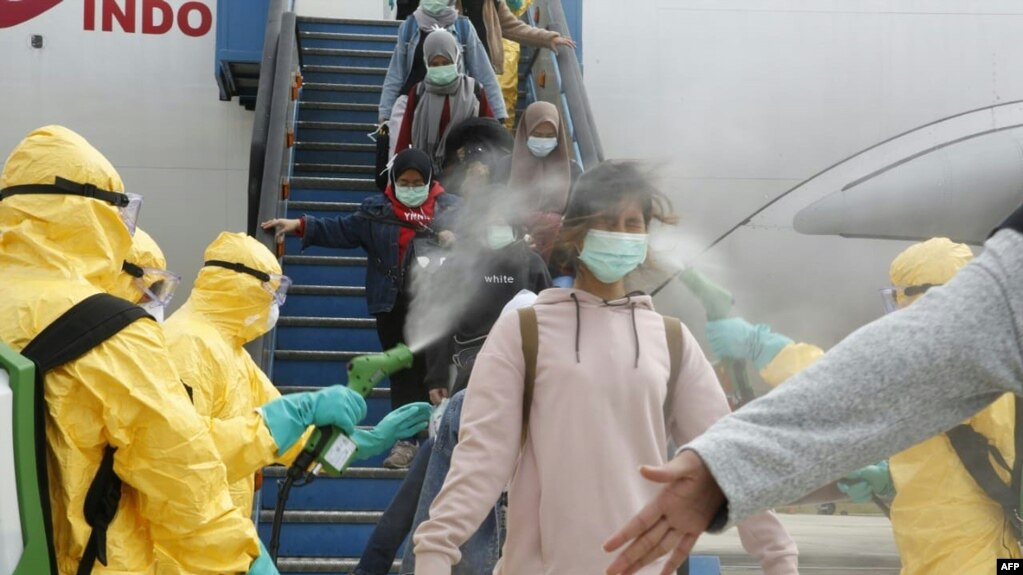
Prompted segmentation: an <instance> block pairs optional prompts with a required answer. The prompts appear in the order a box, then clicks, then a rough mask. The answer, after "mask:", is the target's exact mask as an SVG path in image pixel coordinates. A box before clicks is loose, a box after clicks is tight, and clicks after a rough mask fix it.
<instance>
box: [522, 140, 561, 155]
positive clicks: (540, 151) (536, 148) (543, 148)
mask: <svg viewBox="0 0 1023 575" xmlns="http://www.w3.org/2000/svg"><path fill="white" fill-rule="evenodd" d="M526 147H527V148H529V151H530V152H531V153H532V154H533V155H534V156H536V157H537V158H546V157H547V156H549V155H551V152H553V151H554V150H556V149H557V148H558V139H557V138H539V137H537V136H530V137H529V139H528V140H526Z"/></svg>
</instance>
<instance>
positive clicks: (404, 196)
mask: <svg viewBox="0 0 1023 575" xmlns="http://www.w3.org/2000/svg"><path fill="white" fill-rule="evenodd" d="M429 195H430V186H426V185H423V186H394V196H395V197H396V198H398V201H399V202H401V203H403V204H405V205H406V206H408V207H410V208H418V207H419V206H421V205H423V204H425V203H426V198H427V197H429Z"/></svg>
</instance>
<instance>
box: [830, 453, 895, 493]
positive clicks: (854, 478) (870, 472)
mask: <svg viewBox="0 0 1023 575" xmlns="http://www.w3.org/2000/svg"><path fill="white" fill-rule="evenodd" d="M838 490H839V491H841V492H842V493H845V494H846V495H848V496H849V498H850V499H852V500H853V501H855V502H856V503H866V502H868V501H870V500H871V499H872V497H873V496H874V495H877V496H878V497H881V498H884V499H888V498H891V497H894V496H895V485H894V484H893V483H892V475H891V473H889V471H888V462H887V461H882V462H881V463H878V464H877V465H868V466H866V467H864V468H862V469H857V470H856V471H853V472H852V473H850V474H849V475H847V476H845V477H844V478H843V479H840V480H839V481H838Z"/></svg>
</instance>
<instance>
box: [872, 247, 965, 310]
mask: <svg viewBox="0 0 1023 575" xmlns="http://www.w3.org/2000/svg"><path fill="white" fill-rule="evenodd" d="M972 259H973V251H972V250H971V249H970V246H968V245H966V244H959V243H956V242H953V241H952V240H950V239H948V238H931V239H929V240H927V241H925V242H920V243H917V244H913V245H912V246H909V247H908V248H906V249H905V250H904V251H903V252H902V253H900V254H899V255H898V256H896V257H895V259H894V260H892V265H891V266H890V267H889V269H888V275H889V277H890V279H891V281H892V285H893V286H895V287H898V288H907V287H913V286H923V285H936V286H937V285H943V284H945V283H947V282H948V281H949V280H951V279H952V278H953V277H954V276H955V275H956V274H957V273H958V272H959V270H961V269H962V268H963V267H964V266H966V264H968V263H970V260H972ZM896 297H897V299H898V302H899V305H901V306H903V307H904V306H906V305H908V304H910V303H912V302H913V301H914V300H915V299H916V298H917V297H919V296H912V297H907V296H904V295H902V294H899V295H898V296H896Z"/></svg>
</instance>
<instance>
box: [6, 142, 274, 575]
mask: <svg viewBox="0 0 1023 575" xmlns="http://www.w3.org/2000/svg"><path fill="white" fill-rule="evenodd" d="M140 206H141V197H140V196H136V195H133V194H127V193H125V187H124V184H123V182H122V181H121V177H120V176H119V175H118V173H117V171H116V170H115V169H114V167H113V166H112V165H111V164H110V162H109V161H108V160H107V159H106V158H105V157H104V156H103V155H102V154H101V153H100V152H99V151H98V150H96V149H95V148H94V147H92V146H91V145H90V144H89V143H88V142H87V141H86V140H85V139H84V138H82V137H81V136H80V135H78V134H76V133H75V132H72V131H71V130H68V129H67V128H64V127H60V126H47V127H44V128H40V129H37V130H35V131H33V132H31V133H30V134H29V135H28V136H27V137H26V138H25V139H24V140H22V141H21V142H20V143H19V144H18V145H17V147H15V148H14V150H13V151H12V152H11V154H10V156H9V157H8V158H7V161H6V163H5V164H4V167H3V172H2V173H0V229H2V230H3V233H2V234H0V269H3V270H4V281H3V282H0V340H2V341H4V342H5V343H7V344H8V345H10V346H11V347H12V348H14V349H15V350H18V351H21V350H23V349H24V348H25V346H26V345H28V344H29V342H30V341H32V340H33V339H34V338H35V337H36V336H37V335H38V334H39V333H40V332H42V330H43V329H44V328H45V327H46V326H48V325H49V324H50V323H52V322H54V321H55V320H56V319H57V318H58V317H60V316H61V315H62V314H63V313H64V312H66V311H67V310H69V309H70V308H72V307H73V306H74V305H76V304H77V303H79V302H81V301H83V300H85V299H86V298H89V297H91V296H94V295H96V294H99V293H102V292H106V291H109V290H111V289H112V288H113V284H114V283H115V281H116V280H117V278H118V275H119V274H120V272H121V266H122V264H123V262H124V260H125V258H126V257H127V256H128V252H129V249H130V247H131V242H132V238H131V232H132V231H134V227H135V223H136V220H137V217H138V209H139V207H140ZM174 373H175V372H174V368H173V367H172V366H171V363H170V358H169V356H168V355H167V352H166V350H165V345H164V339H163V334H162V331H161V329H160V327H159V325H157V324H156V322H153V321H148V320H140V321H136V322H134V323H132V324H130V325H128V326H127V327H125V328H124V329H123V330H121V331H120V332H119V333H117V334H116V335H114V336H112V337H111V338H109V339H107V340H106V341H104V342H103V343H102V344H100V345H99V346H97V347H95V348H93V349H92V350H90V351H89V352H87V353H85V354H84V355H82V356H80V357H79V358H77V359H75V360H72V361H70V362H67V363H65V364H63V365H61V366H60V367H58V368H56V369H54V370H52V371H50V372H47V374H46V375H45V379H44V383H45V387H44V389H45V391H44V394H45V395H44V399H45V408H46V410H45V428H46V439H47V446H46V454H47V458H46V461H47V474H46V475H47V478H48V487H49V504H50V519H51V520H52V529H51V530H50V533H49V534H50V536H51V541H52V543H53V553H54V556H55V564H56V567H57V571H58V573H60V574H61V575H73V574H75V573H77V572H78V568H79V563H80V562H81V559H82V554H83V549H84V548H85V547H86V544H87V542H88V540H89V538H90V534H91V528H90V526H89V525H88V524H87V523H86V521H85V518H84V511H83V507H84V501H85V496H86V491H87V489H88V487H89V484H90V483H89V479H88V478H92V477H94V476H95V475H96V472H97V470H98V469H99V467H100V461H101V460H102V459H103V456H104V452H105V451H107V450H106V448H107V447H108V446H109V447H112V448H116V451H115V452H114V455H113V462H114V466H113V469H114V472H115V473H116V475H117V476H118V477H119V478H120V479H121V481H122V482H123V485H122V488H121V494H122V496H121V498H120V502H119V504H118V507H117V510H116V514H115V515H114V517H113V520H112V521H111V523H110V525H109V528H108V530H107V536H106V541H105V547H104V549H103V550H104V551H105V554H106V565H102V564H101V563H99V562H96V563H95V564H94V566H93V569H92V573H94V574H116V575H143V574H149V573H152V572H153V568H154V546H155V545H160V546H162V547H163V548H165V549H166V550H167V551H168V552H169V553H171V554H173V555H174V556H175V557H177V558H179V560H180V561H181V562H182V564H183V565H184V566H186V568H187V569H188V570H189V572H191V573H194V574H203V575H205V574H221V573H253V574H260V575H263V574H276V573H277V570H276V568H274V567H273V565H272V563H270V561H269V557H268V556H267V554H266V553H265V552H264V551H262V546H261V544H260V543H259V540H258V539H257V537H256V531H255V528H254V527H253V525H252V522H251V521H250V520H248V518H246V517H245V516H244V515H243V514H242V513H240V512H239V511H237V510H236V509H235V508H234V506H233V505H232V503H231V499H230V495H229V492H228V489H227V480H226V474H225V471H224V466H223V465H222V464H221V463H220V456H219V454H218V453H217V450H216V448H215V447H214V445H213V442H212V441H211V439H210V436H209V432H208V431H207V429H206V427H205V426H204V424H203V422H202V420H201V419H200V418H199V417H198V416H197V415H196V414H195V411H194V410H193V409H192V407H191V405H190V404H189V402H188V397H187V395H186V394H185V392H184V390H183V389H182V387H181V384H180V382H179V381H178V379H177V377H176V375H175V374H174Z"/></svg>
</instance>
